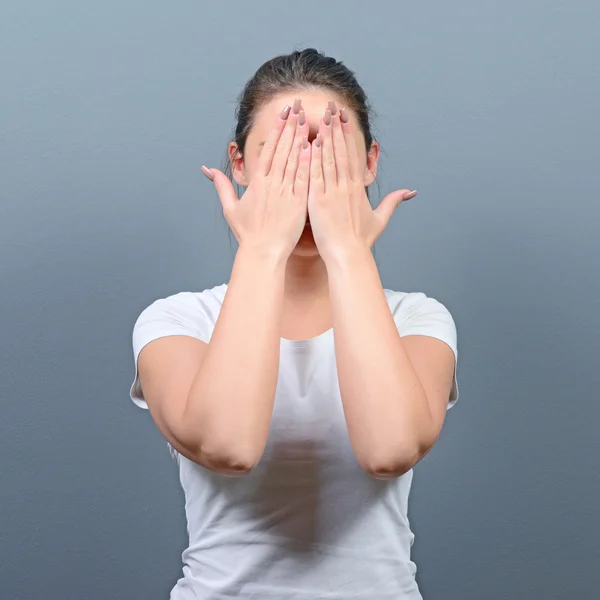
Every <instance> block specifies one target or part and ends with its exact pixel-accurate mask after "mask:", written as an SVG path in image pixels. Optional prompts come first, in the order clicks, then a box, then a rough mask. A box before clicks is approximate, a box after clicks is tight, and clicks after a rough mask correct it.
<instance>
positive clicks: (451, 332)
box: [384, 289, 457, 354]
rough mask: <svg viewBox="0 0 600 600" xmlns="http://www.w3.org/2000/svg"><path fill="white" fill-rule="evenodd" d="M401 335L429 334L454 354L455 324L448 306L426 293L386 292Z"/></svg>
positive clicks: (455, 341) (455, 342) (455, 340)
mask: <svg viewBox="0 0 600 600" xmlns="http://www.w3.org/2000/svg"><path fill="white" fill-rule="evenodd" d="M384 292H385V295H386V297H387V300H388V304H389V307H390V310H391V312H392V315H393V317H394V321H395V322H396V325H397V327H398V331H399V332H400V335H401V336H405V335H429V336H432V337H436V338H438V339H441V340H442V341H444V342H446V343H447V344H448V345H449V346H450V347H451V348H452V349H453V350H454V352H455V354H456V347H457V332H456V324H455V322H454V318H453V317H452V314H451V313H450V311H449V310H448V308H447V307H446V305H445V304H443V303H442V302H440V301H439V300H437V299H436V298H433V297H431V296H428V295H427V294H425V293H424V292H399V291H394V290H387V289H386V290H384Z"/></svg>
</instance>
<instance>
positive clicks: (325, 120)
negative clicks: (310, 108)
mask: <svg viewBox="0 0 600 600" xmlns="http://www.w3.org/2000/svg"><path fill="white" fill-rule="evenodd" d="M323 123H325V125H331V112H330V110H329V109H327V110H326V111H325V116H324V117H323Z"/></svg>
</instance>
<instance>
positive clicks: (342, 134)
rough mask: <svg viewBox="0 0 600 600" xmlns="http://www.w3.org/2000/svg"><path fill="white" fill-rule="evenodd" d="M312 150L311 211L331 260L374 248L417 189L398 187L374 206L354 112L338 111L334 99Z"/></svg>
mask: <svg viewBox="0 0 600 600" xmlns="http://www.w3.org/2000/svg"><path fill="white" fill-rule="evenodd" d="M367 150H368V149H367ZM311 154H312V155H311V162H310V186H309V192H308V214H309V218H310V223H311V228H312V233H313V237H314V239H315V243H316V244H317V248H318V249H319V254H320V255H321V257H322V258H323V260H324V261H325V262H326V263H327V262H328V261H329V260H331V259H335V260H337V259H339V258H340V257H341V256H342V255H343V254H344V253H348V252H349V253H353V252H355V251H358V252H363V251H365V250H367V251H368V250H370V248H371V246H372V245H373V244H374V243H375V240H377V238H378V237H379V236H380V235H381V234H382V233H383V230H384V229H385V227H386V226H387V224H388V222H389V220H390V218H391V216H392V214H393V212H394V210H395V209H396V208H397V207H398V205H399V204H400V203H401V202H402V201H403V200H409V199H410V198H414V197H415V196H416V194H417V192H416V191H412V192H411V191H410V190H407V189H402V190H397V191H395V192H392V193H391V194H389V195H388V196H386V197H385V198H384V199H383V200H382V201H381V203H380V204H379V206H378V207H377V208H376V209H375V210H373V209H372V208H371V206H370V204H369V199H368V198H367V194H366V192H365V185H364V170H363V169H361V167H360V164H359V156H358V151H357V147H356V141H355V138H354V135H353V130H352V126H351V124H350V123H349V119H348V113H347V111H345V110H344V109H342V110H341V111H338V110H337V107H336V105H335V103H334V102H330V103H329V108H328V109H327V110H326V111H325V115H324V116H323V118H322V119H321V122H320V125H319V134H318V136H317V138H316V139H315V140H314V141H313V143H312V153H311Z"/></svg>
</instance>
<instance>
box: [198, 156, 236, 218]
mask: <svg viewBox="0 0 600 600" xmlns="http://www.w3.org/2000/svg"><path fill="white" fill-rule="evenodd" d="M202 172H203V173H204V174H205V175H206V177H208V179H210V180H211V181H212V182H213V183H214V185H215V189H216V190H217V194H219V200H221V205H222V206H223V214H225V215H229V214H231V212H232V210H233V209H234V208H235V205H236V204H237V203H238V202H239V198H238V196H237V194H236V193H235V189H234V187H233V184H232V183H231V181H230V180H229V177H227V175H225V174H224V173H222V172H221V171H219V170H218V169H207V168H206V167H205V166H204V165H202Z"/></svg>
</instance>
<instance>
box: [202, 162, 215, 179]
mask: <svg viewBox="0 0 600 600" xmlns="http://www.w3.org/2000/svg"><path fill="white" fill-rule="evenodd" d="M202 172H203V173H204V174H205V175H206V177H207V178H208V179H210V180H211V181H214V180H215V176H214V175H213V174H212V173H211V172H210V170H209V169H207V168H206V167H205V166H204V165H202Z"/></svg>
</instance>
